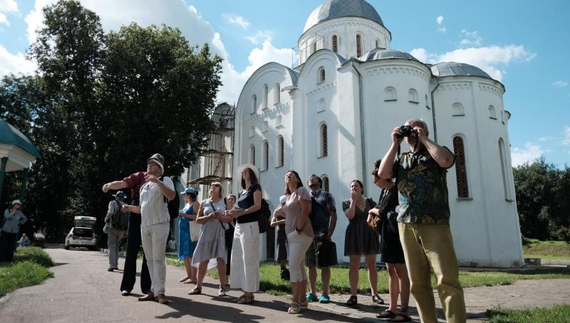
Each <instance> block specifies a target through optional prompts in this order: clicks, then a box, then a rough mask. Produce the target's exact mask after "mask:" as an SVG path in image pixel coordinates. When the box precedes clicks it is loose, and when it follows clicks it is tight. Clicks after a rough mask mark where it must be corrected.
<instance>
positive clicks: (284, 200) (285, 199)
mask: <svg viewBox="0 0 570 323" xmlns="http://www.w3.org/2000/svg"><path fill="white" fill-rule="evenodd" d="M285 202H287V195H281V197H279V204H283V203H285Z"/></svg>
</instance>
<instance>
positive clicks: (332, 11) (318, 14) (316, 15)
mask: <svg viewBox="0 0 570 323" xmlns="http://www.w3.org/2000/svg"><path fill="white" fill-rule="evenodd" d="M343 17H360V18H366V19H370V20H372V21H374V22H376V23H378V24H380V25H381V26H382V27H384V23H383V22H382V19H381V18H380V15H379V14H378V12H377V11H376V9H374V7H372V6H371V5H370V4H369V3H368V2H366V1H364V0H328V1H326V2H325V3H323V4H321V5H320V6H318V7H317V8H316V9H315V10H313V12H311V15H309V18H308V19H307V22H306V23H305V29H303V32H306V31H307V30H309V29H310V28H311V27H313V26H315V25H316V24H318V23H320V22H323V21H326V20H331V19H336V18H343Z"/></svg>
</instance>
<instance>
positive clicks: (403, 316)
mask: <svg viewBox="0 0 570 323" xmlns="http://www.w3.org/2000/svg"><path fill="white" fill-rule="evenodd" d="M411 321H412V318H411V317H410V315H408V313H405V312H400V313H398V314H396V316H394V317H393V318H391V319H389V320H388V322H411Z"/></svg>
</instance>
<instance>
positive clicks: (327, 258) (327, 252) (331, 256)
mask: <svg viewBox="0 0 570 323" xmlns="http://www.w3.org/2000/svg"><path fill="white" fill-rule="evenodd" d="M315 258H316V260H317V267H320V268H325V267H331V266H335V265H337V264H338V260H337V256H336V244H335V243H334V242H332V241H331V240H328V239H327V240H323V241H321V242H318V243H317V250H316V252H315Z"/></svg>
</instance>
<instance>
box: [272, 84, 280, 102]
mask: <svg viewBox="0 0 570 323" xmlns="http://www.w3.org/2000/svg"><path fill="white" fill-rule="evenodd" d="M273 91H274V92H275V93H274V94H273V101H274V103H275V104H279V103H280V102H281V84H279V83H275V87H274V88H273Z"/></svg>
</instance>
